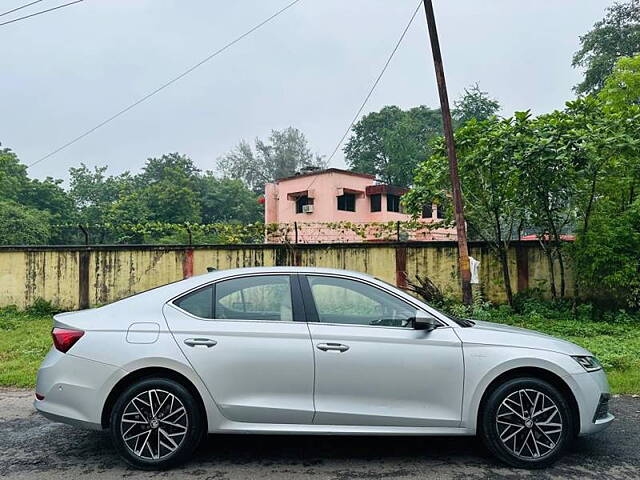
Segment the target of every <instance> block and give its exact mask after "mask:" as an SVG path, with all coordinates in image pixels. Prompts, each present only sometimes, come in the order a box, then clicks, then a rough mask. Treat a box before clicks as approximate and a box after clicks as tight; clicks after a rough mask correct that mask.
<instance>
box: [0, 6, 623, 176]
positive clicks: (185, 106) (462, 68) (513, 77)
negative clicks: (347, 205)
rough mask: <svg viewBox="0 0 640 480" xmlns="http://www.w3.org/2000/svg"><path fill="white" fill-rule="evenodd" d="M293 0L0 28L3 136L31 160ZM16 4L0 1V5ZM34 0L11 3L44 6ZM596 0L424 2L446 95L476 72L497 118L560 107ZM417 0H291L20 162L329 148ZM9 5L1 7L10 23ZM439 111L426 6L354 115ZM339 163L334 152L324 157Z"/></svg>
mask: <svg viewBox="0 0 640 480" xmlns="http://www.w3.org/2000/svg"><path fill="white" fill-rule="evenodd" d="M289 2H290V0H259V1H258V0H233V1H231V0H85V1H84V2H82V3H78V4H76V5H72V6H70V7H67V8H63V9H60V10H57V11H54V12H50V13H47V14H44V15H40V16H38V17H34V18H30V19H27V20H24V21H20V22H15V23H12V24H9V25H4V26H0V143H1V144H2V146H3V147H9V148H11V149H12V150H14V151H15V152H16V153H17V154H18V156H19V158H20V160H21V161H22V162H23V163H25V164H30V163H32V162H35V161H36V160H38V159H40V158H41V157H43V156H44V155H46V154H48V153H49V152H51V151H53V150H54V149H56V148H57V147H59V146H61V145H63V144H65V143H66V142H68V141H69V140H71V139H73V138H75V137H77V136H78V135H80V134H81V133H83V132H85V131H86V130H88V129H90V128H92V127H93V126H95V125H96V124H98V123H100V122H101V121H103V120H104V119H106V118H108V117H109V116H111V115H113V114H114V113H116V112H117V111H119V110H120V109H122V108H124V107H126V106H127V105H129V104H130V103H132V102H134V101H136V100H137V99H139V98H140V97H142V96H144V95H145V94H147V93H149V92H150V91H152V90H154V89H155V88H157V87H158V86H160V85H162V84H163V83H164V82H166V81H167V80H169V79H171V78H173V77H175V76H176V75H178V74H179V73H181V72H182V71H184V70H186V69H187V68H188V67H190V66H192V65H193V64H195V63H197V62H199V61H200V60H202V59H203V58H204V57H206V56H208V55H209V54H211V53H212V52H213V51H215V50H217V49H218V48H220V47H221V46H223V45H224V44H225V43H227V42H228V41H230V40H232V39H233V38H235V37H237V36H238V35H240V34H242V33H244V32H245V31H247V30H248V29H250V28H251V27H253V26H254V25H256V24H257V23H259V22H261V21H262V20H264V19H265V18H267V17H269V16H270V15H272V14H273V13H274V12H276V11H277V10H279V9H280V8H282V7H284V6H285V5H287V4H288V3H289ZM25 3H28V1H27V0H1V2H0V12H3V11H6V10H9V9H11V8H13V7H17V6H20V5H23V4H25ZM62 3H67V2H66V1H64V0H44V1H42V2H40V3H38V4H37V5H34V6H32V7H30V8H29V9H24V10H21V11H20V12H19V13H20V14H28V13H32V12H35V11H38V10H42V9H45V8H49V7H53V6H56V5H59V4H62ZM612 3H613V1H612V0H611V1H609V0H536V1H530V0H482V1H481V0H434V7H435V12H436V21H437V23H438V29H439V35H440V44H441V49H442V54H443V59H444V65H445V74H446V78H447V84H448V90H449V96H450V101H451V103H453V101H454V100H455V99H456V98H458V97H459V96H460V95H461V94H462V93H463V91H464V88H465V87H468V86H469V85H471V84H473V83H475V82H478V83H479V85H480V87H481V89H482V90H485V91H488V92H489V94H490V95H491V96H492V97H495V98H497V99H498V100H499V101H500V103H501V105H502V110H501V114H502V115H503V116H510V115H511V114H512V113H513V112H514V111H518V110H527V109H531V110H532V112H533V113H534V114H540V113H545V112H549V111H552V110H554V109H559V108H562V107H563V105H564V102H565V101H567V100H570V99H571V98H573V97H574V94H573V92H572V87H573V86H574V85H575V84H576V83H578V82H579V81H580V79H581V72H580V71H579V70H576V69H573V68H572V67H571V58H572V55H573V53H574V52H575V51H576V50H577V49H578V47H579V36H580V35H582V34H584V33H586V32H587V31H589V30H590V28H591V27H592V26H593V24H594V23H595V22H596V21H597V20H599V19H600V18H602V17H603V15H604V10H605V8H606V7H607V6H610V5H611V4H612ZM417 4H418V2H417V1H416V0H301V1H300V2H299V3H297V4H296V5H295V6H293V7H292V8H290V9H289V10H287V11H286V12H285V13H283V14H282V15H280V16H279V17H277V18H276V19H274V20H273V21H271V22H270V23H268V24H266V25H265V26H264V27H262V28H260V29H259V30H257V31H255V32H254V33H252V34H251V35H249V36H247V37H246V38H244V39H243V40H241V41H240V42H239V43H237V44H235V45H234V46H233V47H231V48H229V49H228V50H226V51H225V52H224V53H222V54H221V55H219V56H217V57H216V58H214V59H213V60H211V61H210V62H208V63H206V64H204V65H203V66H202V67H200V68H199V69H197V70H195V71H194V72H192V73H191V74H190V75H188V76H187V77H185V78H183V79H182V80H180V81H178V82H176V83H175V84H173V85H172V86H170V87H169V88H167V89H166V90H164V91H162V92H160V93H159V94H158V95H156V96H154V97H152V98H151V99H149V100H148V101H146V102H144V103H142V104H140V105H138V106H137V107H136V108H134V109H132V110H131V111H129V112H127V113H126V114H124V115H123V116H121V117H119V118H117V119H116V120H114V121H113V122H111V123H109V124H108V125H106V126H104V127H102V128H100V129H98V130H96V131H95V132H94V133H92V134H91V135H89V136H87V137H86V138H84V139H82V140H80V141H79V142H77V143H75V144H74V145H72V146H70V147H69V148H67V149H65V150H63V151H61V152H60V153H58V154H56V155H55V156H52V157H50V158H48V159H46V160H44V161H43V162H40V163H39V164H37V165H35V166H33V167H32V168H30V169H29V174H30V176H32V177H38V178H44V177H46V176H53V177H56V178H63V179H66V178H68V170H69V168H70V167H74V166H78V165H79V164H80V163H81V162H82V163H85V164H86V165H88V166H95V165H98V166H101V165H107V166H108V167H109V170H108V172H109V173H111V174H119V173H121V172H122V171H124V170H130V171H132V172H136V171H139V170H140V169H141V168H142V167H143V166H144V164H145V161H146V159H147V158H149V157H158V156H160V155H162V154H163V153H170V152H180V153H184V154H186V155H188V156H190V157H191V158H192V159H193V161H194V162H195V164H196V165H197V166H198V167H199V168H201V169H203V170H215V168H216V161H217V159H218V158H219V157H220V156H221V155H223V154H224V153H225V152H226V151H228V150H230V149H232V148H233V147H234V146H235V145H236V144H237V143H238V142H239V141H240V140H241V139H246V140H248V141H250V142H253V140H254V139H255V138H256V137H260V138H263V139H264V138H266V137H268V136H269V134H270V132H271V130H272V129H276V130H279V129H283V128H286V127H289V126H294V127H297V128H299V129H300V130H301V131H302V132H303V133H304V134H305V135H306V137H307V139H308V140H309V146H310V148H311V150H312V151H313V152H315V153H317V154H320V155H326V156H328V155H329V154H330V153H331V152H332V151H333V149H334V148H335V146H336V144H337V142H338V141H339V140H340V138H341V137H342V135H343V133H344V131H345V130H346V128H347V126H348V125H349V123H350V122H351V119H352V118H353V116H354V115H355V113H356V111H357V110H358V108H359V106H360V104H361V103H362V101H363V100H364V97H365V95H366V94H367V92H368V90H369V88H370V87H371V85H372V84H373V82H374V80H375V78H376V76H377V75H378V73H379V72H380V70H381V69H382V66H383V65H384V62H385V61H386V59H387V57H388V56H389V54H390V52H391V50H392V49H393V47H394V45H395V43H396V41H397V39H398V38H399V36H400V34H401V33H402V30H403V29H404V27H405V25H406V24H407V22H408V21H409V18H410V17H411V14H412V13H413V11H414V9H415V7H416V6H417ZM15 16H19V14H18V12H16V13H15V14H12V15H6V16H2V17H0V23H1V21H7V20H9V19H11V18H14V17H15ZM385 105H398V106H400V107H402V108H410V107H413V106H417V105H428V106H430V107H437V106H438V105H439V101H438V94H437V89H436V83H435V76H434V71H433V63H432V58H431V50H430V48H429V44H428V36H427V30H426V23H425V17H424V11H423V10H422V9H421V11H420V12H419V14H418V15H417V16H416V18H415V20H414V22H413V24H412V25H411V28H410V30H409V32H408V33H407V36H406V37H405V39H404V41H403V43H402V45H401V46H400V49H399V50H398V52H397V53H396V55H395V57H394V58H393V60H392V62H391V65H390V66H389V69H388V70H387V72H386V73H385V75H384V77H383V78H382V80H381V82H380V84H379V85H378V88H377V89H376V91H375V92H374V94H373V95H372V96H371V98H370V100H369V102H368V103H367V106H366V107H365V109H364V111H363V114H366V113H367V112H370V111H376V110H379V109H380V108H382V107H383V106H385ZM331 166H334V167H344V158H343V155H342V152H341V151H339V152H338V154H337V155H336V156H335V157H334V159H333V161H332V165H331Z"/></svg>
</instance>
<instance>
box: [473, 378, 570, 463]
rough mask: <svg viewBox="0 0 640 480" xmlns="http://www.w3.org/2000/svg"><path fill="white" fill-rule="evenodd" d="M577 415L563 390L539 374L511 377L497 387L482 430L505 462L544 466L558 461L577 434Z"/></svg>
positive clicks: (486, 441) (490, 447)
mask: <svg viewBox="0 0 640 480" xmlns="http://www.w3.org/2000/svg"><path fill="white" fill-rule="evenodd" d="M572 432H573V417H572V416H571V412H570V410H569V405H568V403H567V401H566V399H565V398H564V396H563V395H562V393H561V392H560V391H559V390H558V389H557V388H555V387H554V386H553V385H551V384H550V383H548V382H545V381H543V380H540V379H537V378H517V379H513V380H509V381H508V382H506V383H504V384H503V385H500V386H499V387H498V388H496V389H495V390H493V392H491V394H490V395H489V397H488V399H487V401H486V403H485V408H484V411H483V412H482V423H481V434H482V437H483V440H484V442H485V444H486V445H487V447H488V448H489V450H490V451H491V452H492V453H493V454H495V455H496V456H497V457H498V458H499V459H501V460H502V461H504V462H505V463H507V464H509V465H512V466H515V467H521V468H543V467H547V466H549V465H551V464H552V463H553V462H555V461H556V460H557V459H558V458H559V457H560V456H561V455H562V453H563V451H564V449H565V448H566V447H567V444H568V443H569V442H570V441H571V439H572V436H573V433H572Z"/></svg>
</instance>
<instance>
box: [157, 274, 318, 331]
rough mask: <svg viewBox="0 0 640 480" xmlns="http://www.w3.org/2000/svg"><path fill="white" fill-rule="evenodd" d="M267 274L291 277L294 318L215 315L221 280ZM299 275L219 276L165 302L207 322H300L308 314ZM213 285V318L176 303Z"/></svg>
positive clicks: (304, 320)
mask: <svg viewBox="0 0 640 480" xmlns="http://www.w3.org/2000/svg"><path fill="white" fill-rule="evenodd" d="M267 276H277V277H289V294H290V295H291V309H292V310H293V320H252V319H239V318H216V317H215V302H216V284H218V283H221V282H226V281H227V280H236V279H238V278H246V277H267ZM295 277H298V274H296V273H292V272H264V273H244V274H240V275H232V276H230V277H224V278H218V279H216V280H214V281H212V282H209V283H206V284H204V285H198V286H196V287H194V288H192V289H191V290H187V291H186V292H182V293H180V294H178V295H176V296H174V297H173V298H171V299H169V301H167V302H166V303H165V304H166V305H171V306H172V307H173V308H176V309H178V310H179V311H180V312H182V313H184V314H185V315H188V316H190V317H192V318H195V319H197V320H202V321H205V322H214V321H217V322H254V323H255V322H258V323H270V324H273V323H300V322H306V315H305V309H304V303H303V300H302V292H301V290H300V281H299V280H298V279H297V278H295ZM211 286H212V287H213V291H212V296H211V302H212V305H211V309H212V314H213V318H204V317H198V316H197V315H194V314H193V313H190V312H187V311H186V310H185V309H183V308H180V306H178V305H176V303H175V302H176V301H177V300H180V299H182V298H184V297H186V296H188V295H192V294H194V293H196V292H198V291H200V290H203V289H205V288H207V287H211Z"/></svg>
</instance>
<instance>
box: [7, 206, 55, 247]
mask: <svg viewBox="0 0 640 480" xmlns="http://www.w3.org/2000/svg"><path fill="white" fill-rule="evenodd" d="M50 236H51V230H50V228H49V214H48V213H47V212H43V211H40V210H36V209H34V208H30V207H25V206H24V205H20V204H18V203H15V202H11V201H0V245H43V244H46V243H47V242H48V241H49V237H50Z"/></svg>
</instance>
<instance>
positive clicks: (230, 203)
mask: <svg viewBox="0 0 640 480" xmlns="http://www.w3.org/2000/svg"><path fill="white" fill-rule="evenodd" d="M198 192H199V198H200V202H201V211H202V222H203V223H223V222H239V223H255V222H259V221H261V220H262V217H263V210H264V209H263V207H262V205H261V204H260V203H259V202H258V195H257V194H255V193H254V192H252V191H251V190H249V189H248V188H247V187H246V186H245V184H244V183H243V182H242V181H241V180H238V179H231V178H217V177H215V176H214V175H213V173H212V172H207V173H206V174H205V175H203V176H202V177H201V178H200V179H199V181H198Z"/></svg>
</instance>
